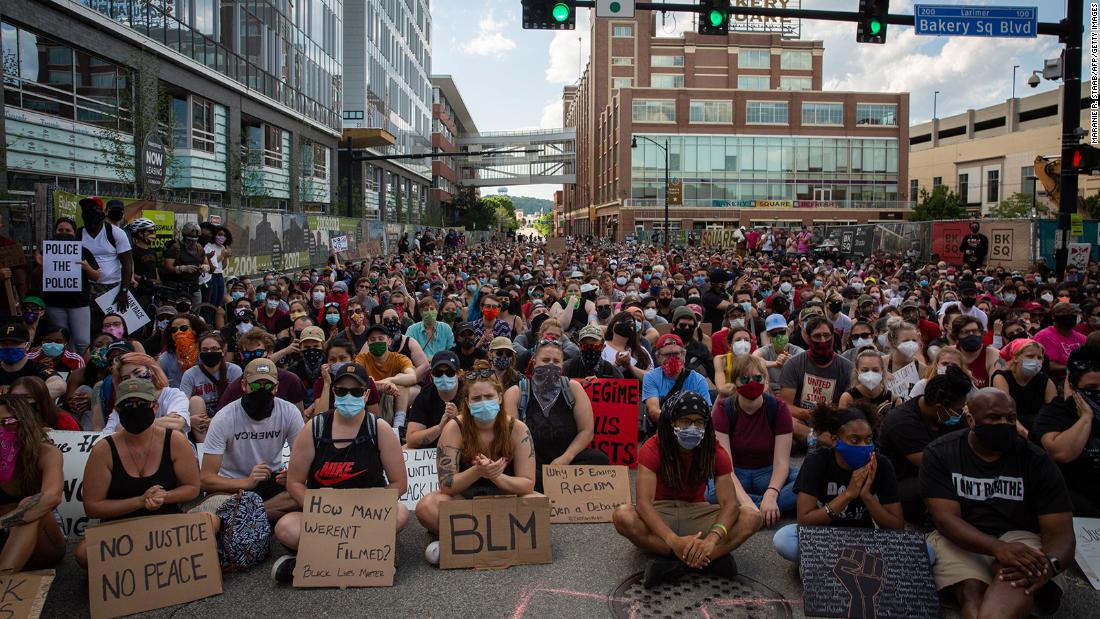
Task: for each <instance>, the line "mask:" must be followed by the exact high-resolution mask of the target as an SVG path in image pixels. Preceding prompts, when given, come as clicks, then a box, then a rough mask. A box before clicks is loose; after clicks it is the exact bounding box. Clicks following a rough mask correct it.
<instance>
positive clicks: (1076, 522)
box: [1073, 518, 1100, 589]
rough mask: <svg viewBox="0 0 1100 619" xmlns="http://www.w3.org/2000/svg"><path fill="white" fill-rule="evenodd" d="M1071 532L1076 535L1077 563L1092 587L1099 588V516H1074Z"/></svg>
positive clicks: (1075, 555)
mask: <svg viewBox="0 0 1100 619" xmlns="http://www.w3.org/2000/svg"><path fill="white" fill-rule="evenodd" d="M1073 532H1074V534H1075V535H1076V536H1077V550H1076V552H1075V554H1074V557H1075V558H1076V559H1077V565H1078V566H1079V567H1080V568H1081V571H1082V572H1084V573H1085V578H1088V579H1089V583H1091V584H1092V588H1093V589H1100V518H1074V519H1073Z"/></svg>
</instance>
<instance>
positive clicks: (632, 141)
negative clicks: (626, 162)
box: [630, 135, 669, 252]
mask: <svg viewBox="0 0 1100 619" xmlns="http://www.w3.org/2000/svg"><path fill="white" fill-rule="evenodd" d="M638 138H642V139H643V140H645V141H647V142H649V143H651V144H653V145H654V146H656V147H657V148H659V149H661V150H662V151H664V153H665V251H666V252H667V251H668V246H669V238H668V237H669V230H668V138H665V144H664V146H662V145H661V143H660V142H658V141H657V140H654V139H652V138H647V137H646V136H644V135H635V136H631V138H630V148H638Z"/></svg>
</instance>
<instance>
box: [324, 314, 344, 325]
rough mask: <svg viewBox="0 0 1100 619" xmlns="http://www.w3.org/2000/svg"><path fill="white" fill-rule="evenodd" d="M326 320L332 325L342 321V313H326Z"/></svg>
mask: <svg viewBox="0 0 1100 619" xmlns="http://www.w3.org/2000/svg"><path fill="white" fill-rule="evenodd" d="M325 322H327V323H328V324H330V325H334V324H336V323H338V322H340V314H325Z"/></svg>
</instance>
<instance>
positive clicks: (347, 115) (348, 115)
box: [344, 110, 363, 120]
mask: <svg viewBox="0 0 1100 619" xmlns="http://www.w3.org/2000/svg"><path fill="white" fill-rule="evenodd" d="M344 120H363V110H351V111H345V112H344Z"/></svg>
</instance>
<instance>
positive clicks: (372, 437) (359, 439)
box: [313, 413, 378, 449]
mask: <svg viewBox="0 0 1100 619" xmlns="http://www.w3.org/2000/svg"><path fill="white" fill-rule="evenodd" d="M326 415H327V416H329V417H331V416H332V413H324V414H322V415H318V417H317V418H319V419H322V422H321V423H315V424H313V448H314V449H316V448H317V446H318V445H320V444H321V443H333V442H334V441H333V440H332V439H331V438H325V424H324V417H325V416H326ZM363 422H364V423H366V424H367V435H366V436H356V437H355V438H354V439H352V440H350V441H347V443H348V445H347V446H348V447H350V446H352V445H362V444H363V443H365V442H367V441H370V444H371V445H372V446H374V448H375V449H378V417H375V416H374V413H367V418H366V419H364V420H363ZM340 442H345V441H340Z"/></svg>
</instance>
